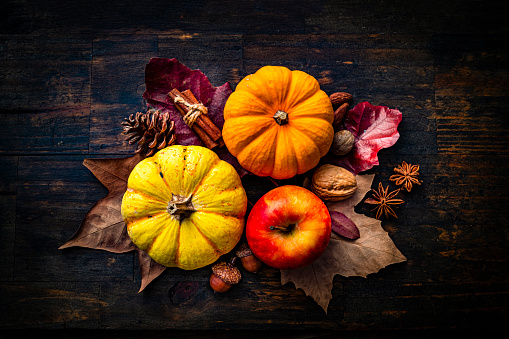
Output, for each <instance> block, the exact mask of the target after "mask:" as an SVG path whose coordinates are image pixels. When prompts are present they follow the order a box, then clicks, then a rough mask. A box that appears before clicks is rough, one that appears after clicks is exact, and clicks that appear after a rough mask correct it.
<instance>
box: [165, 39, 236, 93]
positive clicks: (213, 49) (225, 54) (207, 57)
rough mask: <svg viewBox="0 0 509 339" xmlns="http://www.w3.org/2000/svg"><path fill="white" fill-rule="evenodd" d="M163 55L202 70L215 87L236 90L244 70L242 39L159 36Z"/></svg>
mask: <svg viewBox="0 0 509 339" xmlns="http://www.w3.org/2000/svg"><path fill="white" fill-rule="evenodd" d="M158 52H159V55H160V56H162V57H166V58H176V59H178V60H179V61H180V62H181V63H183V64H184V65H186V66H187V67H189V68H190V69H199V70H201V71H202V72H203V73H204V74H205V75H206V76H207V77H208V78H209V80H210V82H211V83H212V85H213V86H216V87H217V86H221V85H222V84H224V83H225V82H229V83H230V84H231V85H232V86H235V85H236V84H237V83H238V82H239V81H240V80H241V77H240V72H241V70H242V64H243V59H242V53H243V52H242V36H241V35H228V34H219V35H211V34H200V33H192V32H189V33H187V32H175V33H173V34H160V35H158Z"/></svg>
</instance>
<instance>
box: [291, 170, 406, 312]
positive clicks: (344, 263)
mask: <svg viewBox="0 0 509 339" xmlns="http://www.w3.org/2000/svg"><path fill="white" fill-rule="evenodd" d="M355 178H356V180H357V185H358V188H357V191H356V192H355V194H354V195H353V196H352V197H351V198H349V199H346V200H343V201H339V202H335V203H333V204H330V205H328V208H329V210H331V211H337V212H340V213H342V214H344V215H345V216H346V217H348V218H349V219H350V220H351V221H353V222H354V223H355V225H357V227H358V229H359V232H360V237H359V238H358V239H356V240H349V239H345V238H343V237H340V236H337V235H335V234H334V233H333V234H332V235H331V239H330V241H329V245H328V246H327V249H326V250H325V252H324V253H323V254H322V255H321V256H320V258H318V260H316V261H315V262H314V263H312V264H311V265H308V266H306V267H303V268H300V269H296V270H282V271H281V284H283V285H284V284H286V283H287V282H293V283H294V284H295V287H296V288H301V289H302V290H303V291H304V292H305V293H306V295H308V296H311V297H312V298H313V299H314V300H315V301H316V302H317V303H318V305H320V306H321V307H322V308H323V310H324V311H325V313H327V308H328V305H329V301H330V299H331V298H332V293H331V290H332V287H333V279H334V276H335V275H342V276H344V277H351V276H358V277H364V278H366V277H367V276H368V275H369V274H372V273H376V272H378V271H379V270H380V269H382V268H384V267H386V266H388V265H391V264H395V263H399V262H403V261H406V258H405V256H404V255H403V254H401V252H400V251H399V250H398V249H397V248H396V246H395V245H394V243H393V242H392V240H391V238H390V237H389V235H388V234H387V232H386V231H385V230H384V229H383V228H382V222H381V221H380V220H377V219H373V218H370V217H367V216H365V215H363V214H358V213H355V211H354V207H355V205H357V204H358V203H359V202H361V201H362V199H363V198H364V196H365V195H366V193H367V192H368V191H370V189H371V184H372V182H373V178H374V174H371V175H357V176H356V177H355Z"/></svg>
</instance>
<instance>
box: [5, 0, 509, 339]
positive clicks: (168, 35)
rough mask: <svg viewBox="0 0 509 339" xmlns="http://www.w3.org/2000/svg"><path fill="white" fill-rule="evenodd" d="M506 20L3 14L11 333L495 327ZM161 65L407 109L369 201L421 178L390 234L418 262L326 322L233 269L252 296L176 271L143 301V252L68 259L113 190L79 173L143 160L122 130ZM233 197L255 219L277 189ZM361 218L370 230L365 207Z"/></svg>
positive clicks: (175, 7)
mask: <svg viewBox="0 0 509 339" xmlns="http://www.w3.org/2000/svg"><path fill="white" fill-rule="evenodd" d="M501 5H502V4H501V3H499V2H488V3H487V2H482V6H481V2H478V1H473V0H463V1H459V0H452V1H447V2H444V1H438V0H431V1H428V2H422V3H421V2H412V3H409V2H408V1H402V0H396V1H389V2H388V1H384V2H380V1H375V0H364V1H354V0H346V1H334V0H333V1H326V2H325V1H315V0H311V1H288V0H285V1H247V0H246V1H243V0H242V1H230V0H228V1H196V2H192V3H190V2H180V3H175V2H172V3H171V5H170V4H169V3H168V2H164V1H162V2H161V1H150V0H149V1H144V2H117V1H114V0H113V1H108V2H104V1H95V0H89V1H74V2H64V1H59V0H54V1H38V0H34V1H30V2H27V1H24V0H8V1H6V2H5V4H2V10H1V11H0V18H1V19H2V20H0V121H1V123H0V178H1V180H0V215H1V216H2V217H1V218H0V231H1V232H2V238H1V241H0V255H1V256H2V264H1V266H0V300H1V302H0V314H1V315H2V316H1V317H0V328H1V329H2V331H8V330H13V331H16V332H17V333H19V331H20V330H23V329H37V330H39V331H41V330H48V331H50V332H47V333H50V334H51V335H57V336H58V334H59V333H60V334H61V335H62V336H76V335H79V333H82V332H81V331H83V330H92V331H97V332H92V333H93V334H101V335H102V334H105V333H107V334H108V335H112V334H115V333H118V332H116V331H121V330H129V331H132V332H129V335H130V336H136V337H139V336H140V333H143V335H146V336H148V337H158V336H161V334H164V335H166V334H171V335H174V336H177V337H179V335H180V337H186V338H187V337H195V336H198V337H199V336H203V335H204V333H206V334H209V333H212V334H217V335H218V337H219V336H221V337H227V338H228V337H232V338H236V337H239V336H244V337H246V338H249V337H250V335H251V337H257V336H256V335H259V334H260V333H259V332H253V333H256V334H250V331H253V330H264V331H265V330H266V331H268V332H264V333H263V336H267V337H268V338H270V337H285V335H286V337H288V335H291V334H294V335H301V336H302V335H309V336H310V337H317V336H325V337H327V336H329V337H330V336H333V335H335V334H336V333H335V331H341V330H363V331H382V332H376V334H384V335H387V334H394V333H396V334H401V333H402V332H400V331H401V330H412V331H417V330H422V329H427V330H443V329H462V330H468V331H471V330H483V331H485V330H490V329H504V326H505V324H506V323H507V321H508V320H509V309H508V305H509V300H508V296H509V293H508V292H509V275H508V272H509V267H508V262H509V256H508V251H507V249H508V246H507V243H508V235H507V226H508V222H507V220H506V219H507V218H506V215H505V211H506V210H507V206H508V204H509V184H508V183H507V180H508V178H509V154H508V150H509V137H508V135H509V120H508V118H507V116H508V115H507V112H508V110H509V48H508V47H507V43H506V41H507V40H508V36H509V25H507V24H505V21H506V18H505V14H504V11H502V10H501ZM156 56H159V57H167V58H178V59H179V61H181V62H183V63H184V64H185V65H186V66H188V67H189V68H191V69H200V70H201V71H202V72H203V73H204V74H206V75H207V76H208V77H209V79H210V80H211V82H212V84H213V85H214V86H220V85H222V84H223V83H225V82H229V83H230V84H231V86H232V88H233V89H234V88H235V86H236V84H237V83H238V82H239V81H240V80H241V79H242V78H243V77H244V76H246V75H248V74H250V73H252V72H255V71H256V70H257V69H258V68H260V67H262V66H264V65H267V64H271V65H284V66H286V67H289V68H291V69H300V70H303V71H305V72H308V73H309V74H311V75H313V76H314V77H315V78H316V79H317V80H318V81H319V83H320V86H321V88H322V89H323V90H324V91H325V92H326V93H328V94H330V93H333V92H337V91H345V92H349V93H351V94H353V97H354V102H353V103H354V104H357V103H359V102H361V101H369V102H370V103H372V104H375V105H384V106H388V107H391V108H398V109H399V110H400V111H401V112H403V120H402V122H401V124H400V126H399V132H400V139H399V140H398V142H397V143H396V144H395V145H394V146H393V147H391V148H389V149H383V150H381V151H380V152H379V162H380V165H379V166H375V167H374V168H373V169H371V170H369V171H368V172H369V173H374V174H375V175H376V176H375V181H374V182H373V187H375V186H376V185H378V182H382V183H384V184H385V185H387V184H389V180H388V178H389V176H390V175H391V174H392V170H393V168H394V167H395V166H397V165H399V164H401V162H402V161H406V162H408V163H412V164H419V165H420V173H421V175H420V178H421V180H422V181H423V183H422V186H417V187H416V188H415V189H413V190H412V192H410V193H404V194H403V195H404V196H403V199H404V200H405V204H404V205H402V206H401V208H399V209H398V219H390V220H384V221H383V223H382V225H383V227H384V229H385V230H386V231H387V232H388V234H389V236H390V237H391V238H392V239H393V241H394V243H395V244H396V246H397V247H398V248H399V249H400V251H401V252H402V253H403V254H404V255H405V256H406V257H407V258H408V261H407V262H405V263H402V264H397V265H392V266H389V267H387V268H384V269H383V270H381V271H380V272H378V273H376V274H372V275H370V276H368V278H367V279H364V278H355V277H354V278H344V277H340V276H337V277H335V279H334V288H333V290H332V295H333V299H332V300H331V302H330V306H329V309H328V314H327V315H325V314H324V312H323V311H322V309H321V308H320V307H319V306H318V305H317V304H316V303H315V302H314V301H313V300H312V299H311V298H310V297H307V296H306V295H305V294H304V292H303V291H302V290H297V289H295V286H294V285H293V284H291V283H289V284H286V285H283V286H282V285H281V283H280V274H279V272H278V271H277V270H275V269H271V268H269V267H264V268H263V270H262V271H261V272H260V273H259V274H250V273H248V272H245V271H242V272H243V280H242V281H241V283H240V284H239V285H237V286H235V287H234V288H232V290H231V291H230V292H228V293H226V294H218V293H213V291H212V290H211V289H210V287H209V286H208V279H209V276H210V268H209V267H205V268H202V269H198V270H194V271H183V270H179V269H171V268H169V269H167V270H165V272H164V273H163V274H162V275H161V276H160V277H158V278H157V279H155V280H154V281H153V282H152V283H151V284H150V285H148V286H147V288H146V289H145V290H144V291H143V292H142V293H138V289H139V286H140V282H141V281H140V280H141V279H140V273H139V268H138V257H137V255H136V253H135V252H130V253H124V254H113V253H109V252H104V251H94V250H90V249H86V248H68V249H65V250H58V247H59V246H61V245H62V244H63V243H64V242H65V241H66V240H68V239H69V238H70V237H71V236H72V235H73V234H74V232H75V231H76V230H77V228H78V227H79V225H80V223H81V220H82V219H83V217H84V216H85V214H86V213H87V211H88V210H89V209H90V207H91V206H92V205H93V204H94V203H95V202H96V201H97V200H99V199H100V198H102V197H103V196H104V195H105V194H106V193H107V190H106V189H105V188H104V187H103V186H102V185H101V184H100V183H99V182H98V181H97V180H96V179H95V178H94V177H93V175H91V173H90V172H89V171H88V170H87V169H86V168H85V167H84V166H83V165H82V162H83V160H84V159H85V158H103V157H109V158H117V157H124V156H126V155H130V154H133V153H134V146H129V145H128V143H127V142H126V141H125V138H124V136H123V135H122V134H121V131H122V126H121V124H120V123H121V121H123V119H124V118H126V117H128V116H129V115H130V114H132V113H135V112H137V111H140V110H144V108H145V106H144V102H143V100H142V94H143V91H144V68H145V65H146V64H147V63H148V61H149V60H150V58H151V57H156ZM303 180H304V176H303V175H302V176H298V177H296V178H293V179H291V180H285V181H279V184H280V185H283V184H301V183H302V182H303ZM242 182H243V185H244V187H245V188H246V191H247V195H248V199H249V201H250V202H252V203H254V202H256V201H257V200H258V199H259V198H260V197H261V196H262V195H263V194H264V193H265V192H267V191H268V190H270V189H272V188H274V184H273V183H272V182H271V181H270V180H268V179H266V178H257V177H254V176H250V175H247V176H245V177H243V178H242ZM390 184H391V185H393V184H392V183H390ZM356 211H357V212H358V213H364V214H366V215H368V216H374V214H373V212H372V211H371V210H370V206H368V205H367V204H363V203H361V204H359V205H358V206H357V207H356ZM222 259H225V260H227V259H228V256H225V257H224V258H222ZM63 329H66V331H68V332H53V331H52V330H63ZM158 330H167V332H159V331H158ZM223 330H228V332H226V333H223V332H221V331H223ZM104 331H107V332H104ZM109 331H112V332H109ZM138 331H143V332H138ZM391 331H396V332H391ZM219 333H220V334H219ZM351 333H352V332H347V335H350V334H351ZM361 333H362V334H366V333H370V334H371V333H372V332H361ZM403 333H408V332H403ZM412 333H418V332H412ZM424 333H426V334H429V332H424ZM432 333H435V332H432ZM4 334H5V335H7V336H9V333H7V332H2V336H3V335H4ZM124 334H125V333H124ZM337 334H338V335H339V334H340V335H344V334H345V333H344V332H341V333H337ZM376 334H375V335H376ZM84 335H85V334H84ZM18 336H19V335H18Z"/></svg>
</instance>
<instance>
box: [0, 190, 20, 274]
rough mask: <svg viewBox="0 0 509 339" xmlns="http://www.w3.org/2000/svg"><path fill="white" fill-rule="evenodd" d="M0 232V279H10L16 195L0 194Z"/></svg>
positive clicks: (14, 238)
mask: <svg viewBox="0 0 509 339" xmlns="http://www.w3.org/2000/svg"><path fill="white" fill-rule="evenodd" d="M0 215H1V216H2V221H1V222H0V232H2V246H0V255H1V256H2V265H0V281H11V280H12V279H13V272H14V244H15V240H16V236H15V232H16V197H15V196H9V195H6V196H3V195H0Z"/></svg>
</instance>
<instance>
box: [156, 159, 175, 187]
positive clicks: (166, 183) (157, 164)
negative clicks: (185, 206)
mask: <svg viewBox="0 0 509 339" xmlns="http://www.w3.org/2000/svg"><path fill="white" fill-rule="evenodd" d="M154 164H155V165H156V166H157V169H158V170H159V173H163V169H162V168H161V166H160V165H159V163H158V162H157V161H154ZM161 179H162V180H163V182H164V184H165V185H166V188H168V191H169V192H170V193H173V192H172V191H171V188H170V184H168V182H167V181H166V178H165V177H164V175H161Z"/></svg>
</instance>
